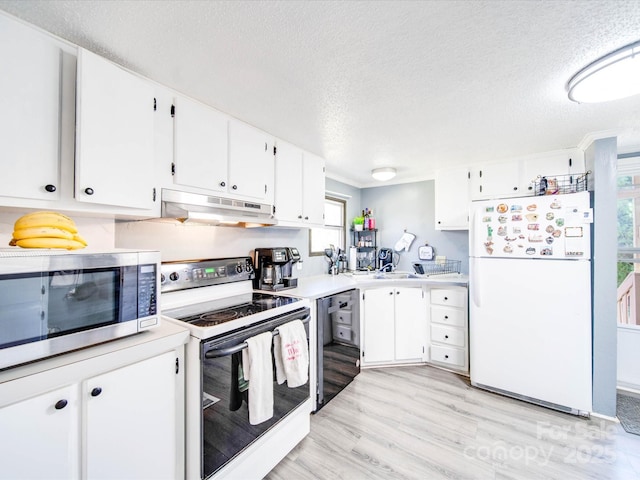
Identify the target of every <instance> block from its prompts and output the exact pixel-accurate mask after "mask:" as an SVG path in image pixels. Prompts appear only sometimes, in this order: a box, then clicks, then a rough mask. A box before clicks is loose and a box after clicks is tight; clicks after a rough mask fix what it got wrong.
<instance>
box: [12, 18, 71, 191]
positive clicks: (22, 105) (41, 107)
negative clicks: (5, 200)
mask: <svg viewBox="0 0 640 480" xmlns="http://www.w3.org/2000/svg"><path fill="white" fill-rule="evenodd" d="M61 54H62V52H61V51H60V49H59V48H58V47H57V46H56V45H55V44H54V43H53V42H52V41H51V40H50V39H47V38H45V37H44V36H43V35H41V34H40V33H38V32H36V31H35V30H33V29H32V28H29V27H27V26H25V25H22V24H19V23H17V22H14V21H12V20H10V19H9V18H6V17H3V16H0V62H1V64H2V69H3V74H2V75H0V100H1V103H2V110H3V111H2V115H0V131H1V132H2V159H3V160H2V175H0V192H1V193H0V194H1V195H3V196H9V197H21V198H31V199H41V200H58V199H59V198H60V158H59V153H58V152H59V119H60V62H61Z"/></svg>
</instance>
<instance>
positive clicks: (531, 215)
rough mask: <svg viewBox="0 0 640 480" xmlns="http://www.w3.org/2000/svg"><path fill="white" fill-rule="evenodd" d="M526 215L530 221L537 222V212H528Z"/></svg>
mask: <svg viewBox="0 0 640 480" xmlns="http://www.w3.org/2000/svg"><path fill="white" fill-rule="evenodd" d="M525 216H526V217H527V220H529V221H530V222H535V221H536V220H538V214H537V213H527V215H525Z"/></svg>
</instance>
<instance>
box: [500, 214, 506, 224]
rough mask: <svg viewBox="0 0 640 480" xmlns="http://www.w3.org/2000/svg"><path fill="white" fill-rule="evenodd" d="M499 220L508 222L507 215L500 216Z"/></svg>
mask: <svg viewBox="0 0 640 480" xmlns="http://www.w3.org/2000/svg"><path fill="white" fill-rule="evenodd" d="M498 222H499V223H507V217H506V215H500V216H499V217H498Z"/></svg>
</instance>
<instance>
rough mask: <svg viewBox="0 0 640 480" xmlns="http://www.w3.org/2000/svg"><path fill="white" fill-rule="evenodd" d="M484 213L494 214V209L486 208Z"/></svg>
mask: <svg viewBox="0 0 640 480" xmlns="http://www.w3.org/2000/svg"><path fill="white" fill-rule="evenodd" d="M484 211H485V212H487V213H493V207H485V209H484Z"/></svg>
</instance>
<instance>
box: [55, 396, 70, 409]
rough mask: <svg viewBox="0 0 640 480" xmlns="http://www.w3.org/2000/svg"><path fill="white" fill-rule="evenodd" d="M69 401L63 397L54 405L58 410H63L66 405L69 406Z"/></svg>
mask: <svg viewBox="0 0 640 480" xmlns="http://www.w3.org/2000/svg"><path fill="white" fill-rule="evenodd" d="M67 403H69V402H67V401H66V400H65V399H64V398H63V399H62V400H58V401H57V402H56V404H55V405H54V408H55V409H56V410H62V409H63V408H64V407H66V406H67Z"/></svg>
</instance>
